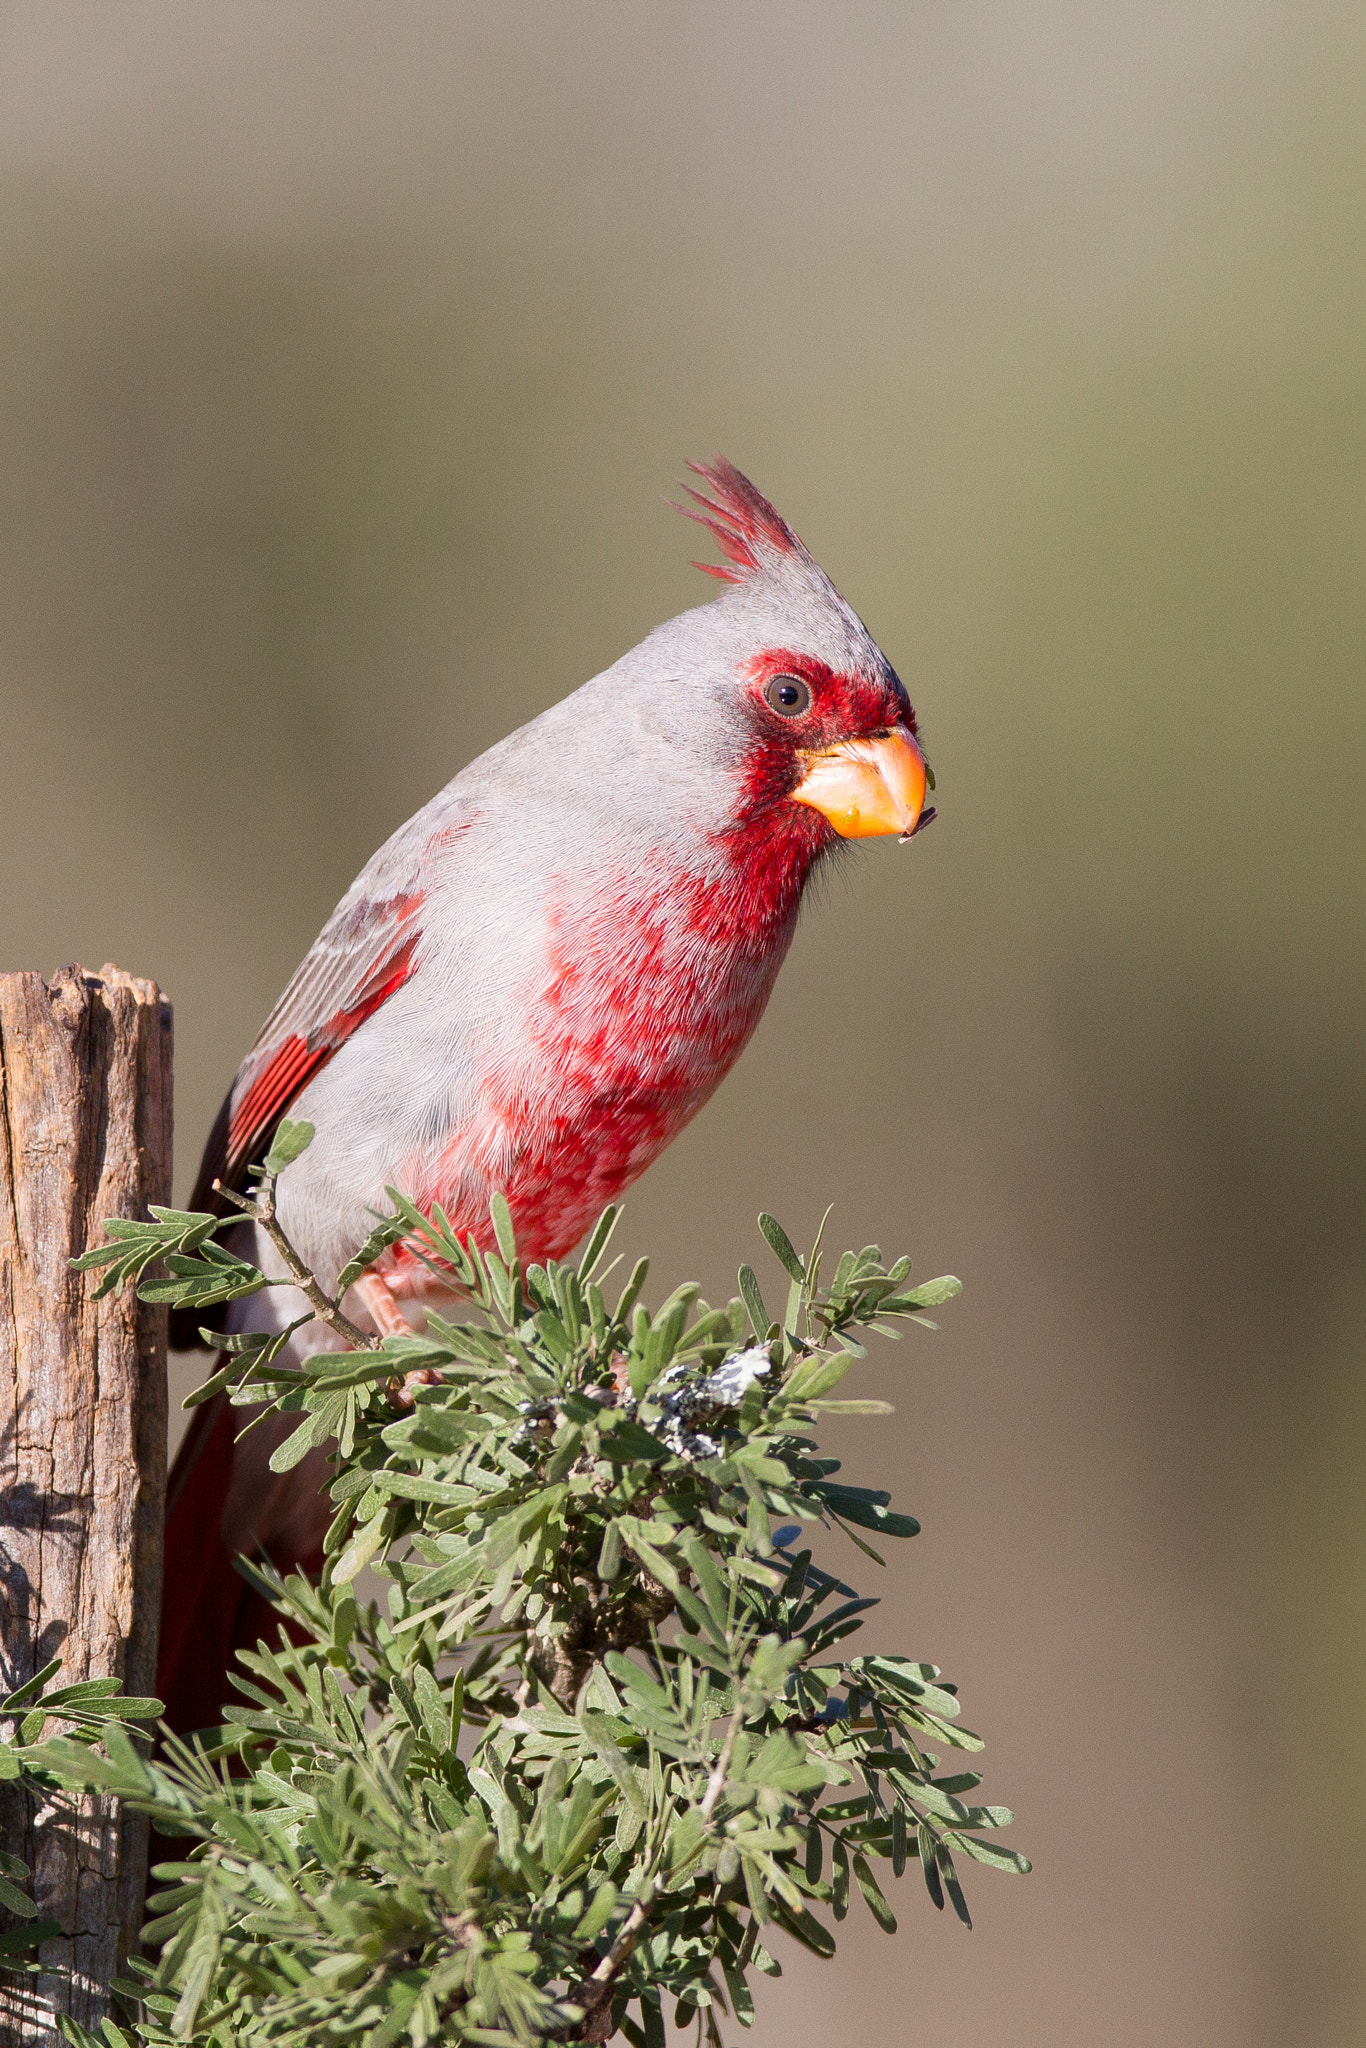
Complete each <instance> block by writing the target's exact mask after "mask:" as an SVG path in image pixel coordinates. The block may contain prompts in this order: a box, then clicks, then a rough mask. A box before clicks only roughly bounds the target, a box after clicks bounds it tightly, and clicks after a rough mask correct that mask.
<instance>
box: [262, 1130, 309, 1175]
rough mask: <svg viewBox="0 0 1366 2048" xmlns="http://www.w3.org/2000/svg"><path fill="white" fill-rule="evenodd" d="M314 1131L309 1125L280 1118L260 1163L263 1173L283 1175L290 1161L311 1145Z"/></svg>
mask: <svg viewBox="0 0 1366 2048" xmlns="http://www.w3.org/2000/svg"><path fill="white" fill-rule="evenodd" d="M313 1138H314V1129H313V1125H312V1124H310V1123H302V1122H300V1123H291V1122H290V1120H289V1118H288V1117H283V1116H282V1117H281V1119H280V1121H279V1123H278V1124H277V1125H276V1126H275V1135H274V1137H273V1138H272V1139H271V1144H270V1150H269V1152H267V1154H266V1156H265V1158H264V1159H263V1160H262V1161H261V1170H262V1172H263V1173H268V1174H276V1173H283V1172H284V1170H285V1168H286V1167H287V1166H288V1165H290V1164H291V1162H292V1161H294V1160H295V1159H297V1158H299V1156H300V1154H301V1153H304V1152H306V1151H307V1150H308V1148H309V1146H310V1145H311V1144H312V1143H313Z"/></svg>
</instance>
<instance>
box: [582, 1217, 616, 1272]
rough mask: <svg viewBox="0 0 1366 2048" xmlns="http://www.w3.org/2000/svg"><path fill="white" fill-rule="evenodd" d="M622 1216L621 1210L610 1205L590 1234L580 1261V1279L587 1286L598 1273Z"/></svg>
mask: <svg viewBox="0 0 1366 2048" xmlns="http://www.w3.org/2000/svg"><path fill="white" fill-rule="evenodd" d="M620 1215H621V1210H620V1209H619V1208H617V1207H616V1206H615V1205H613V1204H610V1203H609V1205H608V1206H607V1208H605V1209H604V1210H603V1212H602V1214H601V1216H599V1218H598V1220H597V1222H596V1223H595V1224H594V1225H593V1228H592V1230H591V1231H590V1232H589V1234H588V1242H587V1244H586V1245H585V1246H584V1248H583V1256H582V1258H581V1259H580V1260H579V1267H578V1271H579V1279H580V1280H581V1281H582V1282H583V1283H584V1284H585V1285H587V1283H588V1281H590V1280H591V1279H592V1277H593V1275H594V1273H595V1272H596V1271H597V1267H598V1262H599V1261H600V1259H601V1258H602V1255H603V1253H604V1252H605V1251H606V1249H607V1246H608V1243H609V1242H610V1240H611V1236H612V1232H613V1231H614V1230H615V1229H616V1227H617V1219H618V1217H619V1216H620Z"/></svg>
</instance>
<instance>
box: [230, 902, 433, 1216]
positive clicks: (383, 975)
mask: <svg viewBox="0 0 1366 2048" xmlns="http://www.w3.org/2000/svg"><path fill="white" fill-rule="evenodd" d="M418 900H420V899H417V898H414V899H413V902H414V904H415V903H416V902H417V901H418ZM418 938H419V934H418V933H417V932H410V933H409V935H408V937H407V938H406V939H405V940H404V941H403V944H402V945H401V946H400V947H399V948H398V949H397V951H396V952H394V953H391V954H390V955H389V957H388V959H386V960H384V961H383V962H381V964H380V965H379V966H378V967H377V968H375V970H374V971H373V973H372V974H371V975H370V977H369V979H368V981H366V982H365V983H364V985H363V986H362V988H361V990H360V993H359V995H358V996H357V997H356V999H355V1000H354V1001H353V1002H350V1003H347V1004H346V1005H345V1006H344V1007H343V1008H341V1009H339V1010H335V1011H334V1012H333V1013H332V1015H331V1016H330V1017H328V1018H326V1019H325V1020H324V1021H323V1022H322V1023H321V1024H319V1025H317V1026H315V1028H314V1029H313V1030H312V1031H310V1032H309V1034H308V1036H307V1037H306V1038H303V1037H300V1036H298V1035H297V1034H296V1035H295V1036H293V1037H290V1038H287V1039H285V1041H284V1043H283V1044H282V1045H281V1046H280V1048H279V1049H278V1051H277V1052H275V1053H274V1054H272V1056H271V1059H270V1062H269V1064H268V1065H267V1066H265V1067H264V1068H263V1069H262V1070H261V1072H260V1073H259V1074H258V1075H257V1076H256V1078H255V1079H254V1080H253V1082H252V1084H251V1086H250V1088H248V1090H247V1092H246V1094H245V1095H244V1096H243V1097H242V1099H241V1101H240V1102H237V1103H234V1104H233V1107H232V1113H231V1116H230V1119H229V1122H228V1144H227V1156H226V1159H225V1161H224V1171H223V1174H222V1178H223V1179H224V1180H227V1179H228V1178H229V1176H233V1175H236V1174H237V1173H238V1172H240V1170H241V1168H242V1167H243V1166H245V1165H246V1164H247V1162H248V1161H249V1160H250V1158H251V1156H252V1153H253V1152H254V1151H255V1150H256V1148H257V1147H258V1146H259V1145H260V1144H261V1142H262V1140H263V1139H264V1138H266V1137H267V1136H268V1135H269V1132H270V1130H271V1128H272V1126H273V1125H274V1124H276V1123H278V1121H279V1119H280V1118H281V1117H282V1116H283V1115H284V1113H285V1111H286V1110H287V1109H288V1108H289V1105H290V1104H291V1102H293V1100H294V1098H295V1097H296V1096H297V1095H299V1094H300V1093H302V1090H303V1087H304V1084H305V1083H306V1082H307V1081H310V1080H311V1079H312V1077H313V1076H314V1074H316V1073H317V1072H318V1070H319V1068H320V1067H325V1066H326V1065H327V1062H328V1061H329V1060H330V1059H331V1058H332V1055H333V1054H334V1053H335V1052H336V1050H337V1048H338V1046H340V1045H344V1044H345V1042H346V1040H347V1039H348V1038H349V1037H350V1036H351V1033H352V1032H353V1031H354V1030H355V1029H356V1027H357V1026H358V1025H360V1024H363V1023H364V1022H365V1020H366V1018H367V1017H369V1016H372V1015H373V1014H374V1012H375V1011H376V1010H377V1009H378V1008H379V1006H380V1004H381V1003H382V1002H383V1001H384V999H385V997H386V996H391V995H392V994H393V992H394V990H395V989H396V988H400V987H401V986H402V984H403V983H404V982H405V981H406V980H407V979H408V976H409V974H410V973H411V972H412V962H413V953H414V950H415V949H416V946H417V942H418Z"/></svg>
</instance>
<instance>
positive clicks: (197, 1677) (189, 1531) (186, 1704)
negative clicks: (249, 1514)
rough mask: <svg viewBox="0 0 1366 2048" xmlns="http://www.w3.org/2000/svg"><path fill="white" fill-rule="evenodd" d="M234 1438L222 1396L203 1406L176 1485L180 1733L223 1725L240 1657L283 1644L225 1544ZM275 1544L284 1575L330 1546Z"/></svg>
mask: <svg viewBox="0 0 1366 2048" xmlns="http://www.w3.org/2000/svg"><path fill="white" fill-rule="evenodd" d="M291 1420H292V1418H291ZM235 1436H236V1427H235V1417H234V1411H233V1409H232V1408H231V1407H230V1406H229V1403H228V1399H227V1396H226V1395H225V1394H219V1395H218V1396H217V1397H216V1398H215V1399H214V1400H212V1401H209V1402H206V1403H205V1404H204V1406H203V1407H202V1408H198V1409H196V1410H195V1414H194V1419H193V1421H192V1422H191V1424H190V1428H189V1430H188V1431H187V1433H186V1436H185V1440H184V1442H183V1443H182V1444H181V1446H180V1450H179V1453H178V1455H177V1457H176V1461H175V1464H174V1466H173V1467H172V1469H171V1476H170V1480H169V1483H168V1486H167V1493H166V1562H165V1574H164V1578H163V1590H162V1612H161V1650H160V1655H159V1657H158V1661H157V1696H158V1698H159V1699H161V1700H162V1701H163V1702H164V1703H165V1709H166V1719H167V1721H168V1722H169V1723H170V1725H171V1727H172V1728H173V1729H175V1731H176V1733H177V1734H179V1735H185V1734H188V1733H190V1731H191V1730H193V1729H196V1728H216V1727H218V1726H219V1725H220V1724H221V1722H222V1719H223V1709H224V1707H225V1706H228V1705H230V1704H232V1703H233V1702H234V1701H237V1702H238V1703H240V1695H238V1694H236V1693H235V1692H234V1689H233V1687H232V1686H231V1684H230V1683H229V1678H228V1674H229V1672H230V1671H231V1669H232V1666H233V1662H234V1659H235V1657H236V1653H237V1651H238V1650H240V1649H247V1650H250V1649H254V1648H255V1647H256V1644H257V1642H258V1641H265V1642H267V1643H270V1644H272V1645H273V1644H274V1643H275V1642H276V1641H277V1640H278V1631H279V1626H280V1617H279V1615H278V1614H277V1613H276V1612H275V1610H274V1609H273V1608H272V1607H271V1605H270V1603H269V1601H267V1600H265V1599H264V1598H263V1597H262V1596H261V1595H260V1594H259V1593H258V1592H256V1590H255V1589H254V1588H253V1587H252V1586H250V1585H249V1584H248V1583H247V1581H246V1580H245V1579H244V1578H243V1577H242V1575H241V1573H240V1572H238V1571H237V1570H236V1569H235V1567H234V1565H233V1560H232V1554H231V1552H230V1551H229V1548H228V1545H227V1544H226V1543H225V1541H224V1538H223V1513H224V1509H225V1507H226V1505H227V1499H228V1489H229V1486H230V1484H231V1482H232V1478H233V1461H234V1455H235V1453H236V1451H237V1446H236V1444H235V1442H234V1438H235ZM315 1527H316V1522H315ZM310 1535H311V1532H310ZM291 1536H292V1537H294V1540H293V1541H292V1542H291V1541H290V1540H289V1537H291ZM268 1548H269V1551H270V1557H271V1562H272V1563H273V1564H274V1565H275V1566H276V1568H277V1570H279V1571H280V1572H281V1573H282V1574H287V1573H289V1572H293V1571H310V1572H317V1571H321V1569H322V1561H323V1560H322V1550H321V1546H320V1545H310V1547H309V1548H307V1549H306V1550H305V1549H303V1548H302V1547H301V1546H300V1543H299V1541H298V1538H297V1534H296V1533H295V1532H294V1531H289V1532H288V1534H287V1535H286V1540H285V1541H284V1542H280V1541H272V1542H271V1543H270V1544H269V1545H268Z"/></svg>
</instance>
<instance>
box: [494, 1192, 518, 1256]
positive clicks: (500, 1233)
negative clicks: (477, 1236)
mask: <svg viewBox="0 0 1366 2048" xmlns="http://www.w3.org/2000/svg"><path fill="white" fill-rule="evenodd" d="M489 1215H490V1216H491V1217H492V1219H493V1234H494V1237H495V1238H496V1239H497V1241H498V1249H499V1251H500V1252H501V1253H502V1255H503V1259H504V1262H505V1263H506V1264H507V1265H508V1266H509V1267H511V1266H512V1264H513V1262H514V1260H515V1259H516V1257H517V1233H516V1232H515V1230H514V1229H513V1227H512V1211H511V1209H509V1207H508V1201H507V1196H506V1195H505V1194H503V1192H502V1190H501V1189H499V1190H498V1191H497V1192H496V1193H495V1194H494V1197H493V1200H492V1201H491V1202H490V1203H489Z"/></svg>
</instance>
